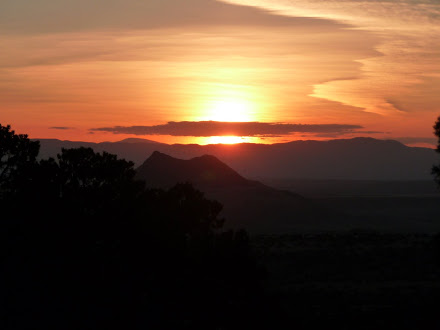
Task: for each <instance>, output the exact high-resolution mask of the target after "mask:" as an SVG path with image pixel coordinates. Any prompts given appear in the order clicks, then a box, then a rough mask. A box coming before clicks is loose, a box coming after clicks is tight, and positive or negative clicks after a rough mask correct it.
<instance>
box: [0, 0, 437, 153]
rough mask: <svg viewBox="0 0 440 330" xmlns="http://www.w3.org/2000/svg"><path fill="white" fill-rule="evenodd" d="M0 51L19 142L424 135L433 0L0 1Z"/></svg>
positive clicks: (3, 96)
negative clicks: (21, 138) (25, 139)
mask: <svg viewBox="0 0 440 330" xmlns="http://www.w3.org/2000/svg"><path fill="white" fill-rule="evenodd" d="M0 45H1V52H0V123H1V124H2V125H6V124H10V125H11V126H12V128H13V129H15V131H16V132H17V133H27V134H28V135H29V136H30V137H31V138H58V139H62V140H76V141H79V140H81V141H94V142H101V141H118V140H122V139H125V138H128V137H138V138H147V139H151V140H155V141H159V142H166V143H201V144H206V143H236V142H256V143H275V142H286V141H291V140H298V139H301V140H305V139H320V140H322V139H333V138H352V137H356V136H370V137H373V138H380V139H397V140H400V141H402V142H403V143H406V144H408V145H419V146H432V145H433V144H434V143H435V138H434V135H433V129H432V126H433V124H434V122H435V120H436V118H437V117H438V116H439V115H440V106H439V104H440V46H439V45H440V2H439V1H438V0H362V1H361V0H252V1H251V0H228V1H216V0H185V1H175V0H76V1H70V0H34V1H29V0H0Z"/></svg>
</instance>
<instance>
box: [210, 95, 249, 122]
mask: <svg viewBox="0 0 440 330" xmlns="http://www.w3.org/2000/svg"><path fill="white" fill-rule="evenodd" d="M252 108H253V107H252V104H251V103H250V102H249V101H247V100H239V99H233V98H231V99H215V100H212V101H211V102H209V104H208V105H207V106H206V112H205V114H204V120H213V121H228V122H245V121H253V120H254V118H253V111H252Z"/></svg>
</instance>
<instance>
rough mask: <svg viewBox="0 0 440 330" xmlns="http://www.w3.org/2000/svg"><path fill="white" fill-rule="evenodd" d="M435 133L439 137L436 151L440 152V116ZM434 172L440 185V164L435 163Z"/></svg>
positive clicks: (435, 178)
mask: <svg viewBox="0 0 440 330" xmlns="http://www.w3.org/2000/svg"><path fill="white" fill-rule="evenodd" d="M434 134H435V135H436V136H437V138H438V144H437V149H436V151H437V152H438V153H440V116H439V117H438V118H437V121H436V122H435V124H434ZM432 174H433V175H434V180H435V181H436V182H437V184H438V186H439V187H440V164H439V165H434V166H433V167H432Z"/></svg>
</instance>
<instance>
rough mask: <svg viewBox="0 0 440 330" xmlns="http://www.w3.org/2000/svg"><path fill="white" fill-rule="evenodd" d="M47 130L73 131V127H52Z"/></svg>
mask: <svg viewBox="0 0 440 330" xmlns="http://www.w3.org/2000/svg"><path fill="white" fill-rule="evenodd" d="M49 129H58V130H68V129H73V127H65V126H52V127H49Z"/></svg>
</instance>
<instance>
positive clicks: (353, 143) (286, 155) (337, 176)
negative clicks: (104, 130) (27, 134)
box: [40, 138, 439, 180]
mask: <svg viewBox="0 0 440 330" xmlns="http://www.w3.org/2000/svg"><path fill="white" fill-rule="evenodd" d="M40 142H41V152H40V156H41V157H42V158H46V157H49V156H51V157H54V156H55V155H56V154H57V153H59V152H60V151H61V148H62V147H63V148H74V147H79V146H85V147H92V148H93V149H95V151H107V152H110V153H114V154H117V155H118V156H119V157H122V158H125V159H127V160H131V161H133V162H134V163H135V164H136V165H137V166H139V165H140V164H142V163H143V161H144V160H145V159H146V158H148V157H149V156H150V155H151V154H152V153H153V152H154V151H159V152H161V153H165V154H167V155H170V156H172V157H176V158H180V159H191V158H194V157H200V156H202V155H206V154H209V155H213V156H215V157H218V158H219V159H221V160H222V161H223V162H225V163H226V164H227V165H228V166H230V167H232V168H234V169H235V170H236V171H237V172H238V173H240V174H242V175H244V176H246V177H248V178H253V179H259V178H272V179H333V180H432V176H431V174H430V172H431V167H432V165H433V164H435V163H437V162H438V161H439V157H438V155H437V154H436V153H435V152H434V150H432V149H428V148H418V147H408V146H405V145H404V144H402V143H400V142H397V141H393V140H377V139H373V138H354V139H338V140H330V141H312V140H310V141H293V142H288V143H278V144H272V145H266V144H251V143H241V144H235V145H222V144H214V145H204V146H202V145H196V144H189V145H183V144H173V145H169V144H164V143H159V142H155V141H151V140H145V139H136V138H135V139H126V140H123V141H119V142H103V143H90V142H72V141H60V140H48V139H40Z"/></svg>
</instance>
